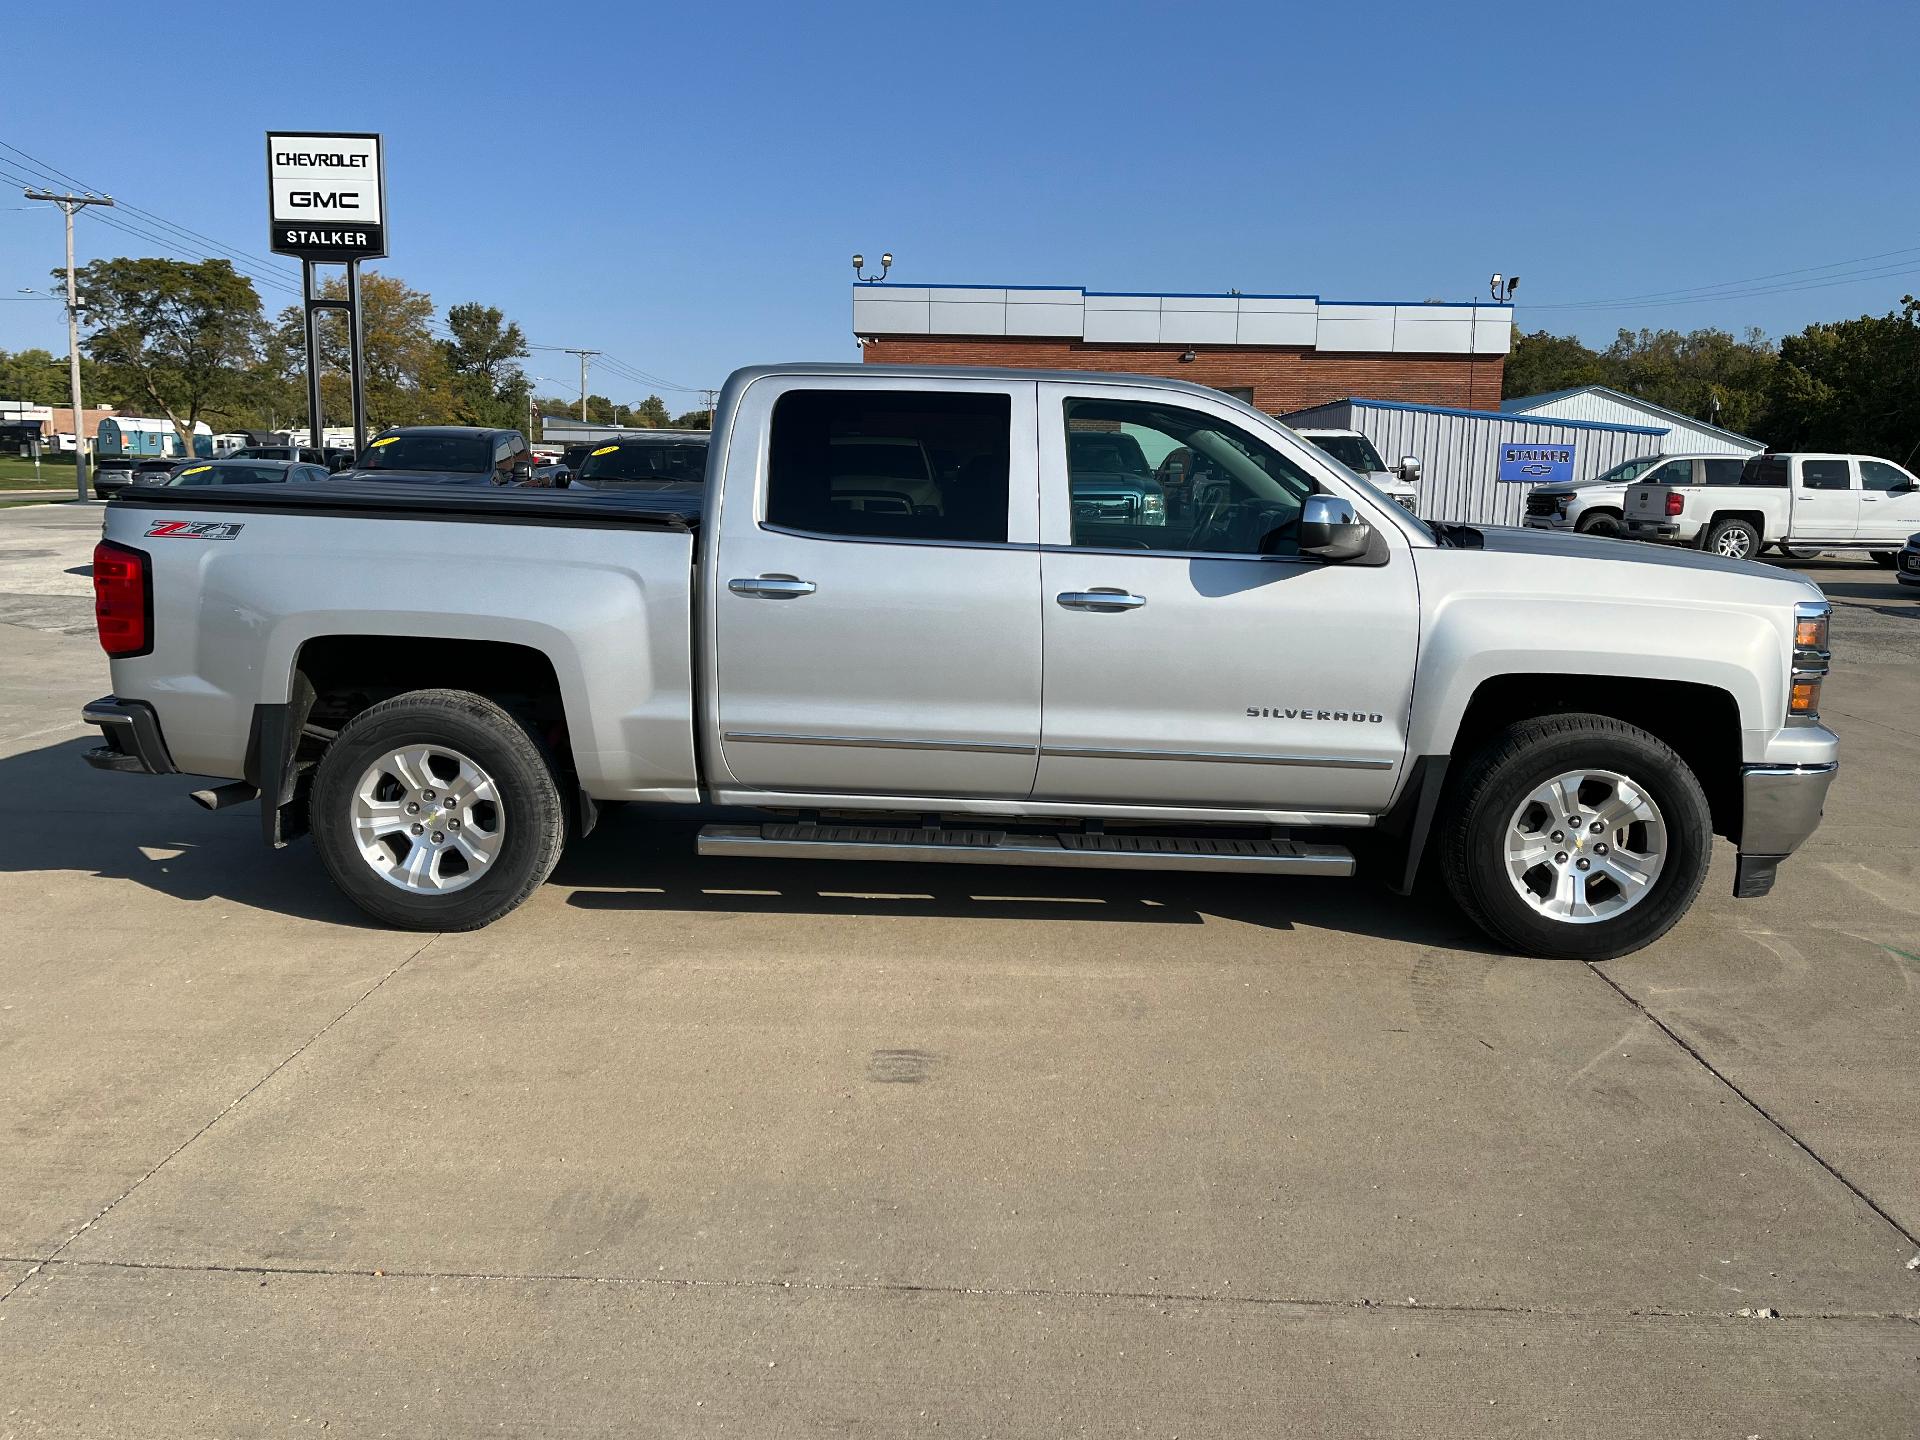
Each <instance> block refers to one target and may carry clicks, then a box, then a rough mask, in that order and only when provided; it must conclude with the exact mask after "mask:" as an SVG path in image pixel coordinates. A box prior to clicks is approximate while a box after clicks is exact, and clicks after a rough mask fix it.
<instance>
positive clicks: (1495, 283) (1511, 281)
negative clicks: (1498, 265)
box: [1487, 270, 1520, 305]
mask: <svg viewBox="0 0 1920 1440" xmlns="http://www.w3.org/2000/svg"><path fill="white" fill-rule="evenodd" d="M1519 288H1520V277H1519V276H1518V275H1509V276H1507V277H1506V278H1505V279H1504V280H1503V279H1502V278H1501V276H1500V272H1499V271H1498V270H1496V271H1494V272H1493V278H1492V279H1491V280H1489V281H1488V282H1487V289H1488V291H1489V292H1491V293H1492V295H1493V298H1494V302H1495V303H1496V304H1499V305H1511V304H1512V303H1513V292H1514V291H1516V290H1518V289H1519Z"/></svg>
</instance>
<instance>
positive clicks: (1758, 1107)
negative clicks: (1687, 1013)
mask: <svg viewBox="0 0 1920 1440" xmlns="http://www.w3.org/2000/svg"><path fill="white" fill-rule="evenodd" d="M1582 963H1583V964H1585V965H1586V967H1587V969H1588V970H1590V971H1591V972H1592V973H1593V974H1594V975H1595V976H1597V977H1598V978H1599V980H1600V982H1601V983H1602V984H1603V985H1605V986H1606V987H1607V988H1608V989H1609V990H1611V991H1613V993H1614V994H1616V995H1618V996H1619V997H1620V998H1621V999H1622V1000H1624V1001H1626V1002H1627V1004H1628V1005H1630V1006H1632V1007H1633V1008H1634V1009H1635V1010H1637V1011H1639V1013H1640V1014H1642V1015H1644V1016H1645V1017H1646V1018H1647V1020H1648V1022H1649V1023H1651V1024H1652V1025H1653V1026H1654V1027H1655V1028H1656V1029H1658V1030H1659V1031H1660V1033H1661V1034H1662V1035H1665V1036H1666V1037H1667V1039H1669V1040H1671V1041H1672V1042H1673V1043H1674V1044H1675V1045H1678V1046H1679V1047H1680V1048H1681V1049H1682V1050H1684V1051H1686V1053H1687V1054H1688V1055H1690V1056H1691V1057H1692V1058H1693V1062H1694V1063H1695V1064H1696V1065H1698V1066H1699V1067H1700V1068H1701V1069H1702V1070H1705V1071H1706V1072H1707V1073H1708V1074H1709V1075H1711V1076H1712V1077H1713V1078H1714V1079H1715V1080H1717V1081H1719V1082H1720V1083H1721V1084H1722V1085H1724V1086H1726V1087H1727V1089H1729V1090H1731V1091H1732V1092H1733V1093H1734V1094H1735V1095H1736V1096H1738V1097H1739V1099H1740V1102H1741V1104H1743V1105H1745V1106H1746V1107H1747V1108H1748V1109H1749V1110H1751V1111H1753V1113H1754V1114H1756V1115H1758V1116H1759V1117H1760V1118H1761V1119H1762V1120H1764V1121H1766V1122H1767V1124H1769V1125H1771V1126H1772V1127H1773V1128H1774V1129H1775V1130H1777V1131H1779V1132H1780V1134H1781V1135H1782V1136H1783V1137H1784V1138H1785V1139H1786V1140H1787V1141H1788V1143H1790V1144H1791V1145H1792V1146H1793V1147H1794V1148H1795V1149H1796V1150H1798V1151H1800V1153H1801V1154H1803V1155H1805V1156H1806V1157H1807V1158H1808V1159H1809V1160H1811V1161H1813V1163H1814V1164H1816V1165H1818V1166H1819V1167H1820V1168H1821V1169H1822V1170H1824V1171H1826V1172H1827V1174H1829V1175H1831V1176H1832V1177H1833V1178H1834V1179H1835V1180H1838V1181H1839V1182H1840V1183H1841V1184H1842V1185H1844V1186H1845V1187H1846V1188H1847V1190H1848V1191H1849V1192H1850V1193H1851V1194H1852V1195H1853V1197H1854V1199H1856V1200H1858V1201H1859V1202H1860V1203H1861V1204H1862V1205H1864V1206H1866V1207H1867V1209H1869V1210H1871V1211H1872V1212H1873V1213H1874V1214H1875V1215H1878V1216H1879V1217H1880V1218H1881V1219H1882V1220H1884V1221H1886V1222H1887V1224H1889V1225H1891V1226H1892V1227H1893V1229H1894V1230H1895V1231H1896V1232H1897V1233H1898V1234H1899V1235H1900V1236H1901V1237H1902V1238H1904V1239H1905V1240H1906V1242H1907V1243H1908V1244H1909V1245H1914V1246H1920V1238H1917V1237H1916V1236H1915V1235H1914V1233H1913V1231H1911V1230H1909V1229H1908V1228H1907V1227H1906V1226H1905V1225H1902V1224H1901V1223H1900V1222H1899V1221H1898V1220H1896V1219H1894V1218H1893V1216H1892V1215H1891V1214H1889V1213H1888V1212H1887V1211H1886V1210H1885V1209H1884V1208H1882V1206H1881V1205H1880V1203H1879V1202H1878V1201H1877V1200H1875V1199H1874V1198H1873V1197H1872V1196H1871V1195H1869V1194H1867V1192H1866V1191H1865V1190H1863V1189H1862V1188H1861V1187H1860V1186H1858V1185H1856V1184H1855V1183H1854V1182H1853V1181H1852V1180H1849V1179H1848V1178H1847V1176H1846V1175H1845V1173H1844V1172H1842V1171H1841V1169H1840V1167H1839V1166H1837V1165H1835V1164H1834V1163H1833V1162H1832V1161H1830V1160H1828V1159H1827V1158H1826V1157H1825V1156H1824V1155H1822V1154H1821V1153H1820V1152H1819V1151H1818V1150H1815V1149H1814V1148H1813V1146H1811V1145H1809V1144H1808V1143H1807V1142H1806V1141H1804V1140H1802V1139H1801V1138H1800V1137H1799V1136H1798V1135H1796V1134H1794V1133H1793V1130H1792V1129H1791V1128H1790V1127H1789V1126H1788V1125H1787V1123H1786V1122H1785V1121H1784V1120H1781V1119H1780V1118H1779V1117H1778V1116H1776V1115H1775V1114H1774V1113H1773V1112H1772V1111H1771V1110H1769V1109H1767V1107H1766V1106H1764V1105H1762V1104H1761V1103H1760V1102H1759V1101H1758V1100H1756V1099H1754V1098H1753V1096H1751V1095H1749V1094H1748V1093H1747V1092H1746V1091H1745V1090H1742V1089H1741V1088H1740V1087H1739V1086H1738V1085H1737V1084H1735V1083H1734V1081H1733V1080H1732V1079H1731V1078H1730V1077H1729V1076H1727V1075H1726V1073H1725V1072H1723V1071H1722V1070H1721V1069H1720V1068H1719V1067H1718V1066H1716V1065H1715V1064H1714V1063H1713V1062H1712V1061H1711V1060H1709V1059H1707V1057H1706V1056H1705V1055H1703V1054H1702V1053H1701V1052H1700V1051H1699V1050H1698V1049H1696V1048H1695V1047H1694V1046H1693V1045H1692V1044H1690V1043H1689V1042H1688V1041H1687V1040H1686V1039H1684V1038H1683V1037H1682V1036H1681V1035H1680V1034H1679V1032H1677V1031H1676V1030H1674V1028H1673V1027H1672V1026H1670V1025H1669V1024H1667V1022H1666V1021H1664V1020H1662V1019H1661V1018H1660V1017H1659V1016H1658V1015H1656V1014H1654V1013H1653V1011H1651V1010H1649V1009H1648V1008H1647V1007H1646V1006H1645V1005H1643V1004H1641V1003H1640V1001H1638V1000H1637V999H1635V998H1634V997H1633V996H1632V995H1631V994H1629V993H1628V992H1627V990H1626V988H1625V987H1624V986H1622V985H1621V984H1619V983H1618V982H1617V981H1616V980H1614V978H1613V977H1612V976H1611V975H1609V974H1607V972H1606V971H1604V970H1602V969H1601V968H1600V965H1599V963H1598V962H1596V961H1592V960H1588V961H1583V962H1582Z"/></svg>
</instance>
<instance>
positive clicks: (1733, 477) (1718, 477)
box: [1700, 458, 1744, 485]
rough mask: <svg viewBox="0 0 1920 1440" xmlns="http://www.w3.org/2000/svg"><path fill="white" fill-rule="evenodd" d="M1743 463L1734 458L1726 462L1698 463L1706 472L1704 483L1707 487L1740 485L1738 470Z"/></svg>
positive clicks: (1704, 461) (1707, 461)
mask: <svg viewBox="0 0 1920 1440" xmlns="http://www.w3.org/2000/svg"><path fill="white" fill-rule="evenodd" d="M1743 463H1744V462H1743V461H1741V460H1739V459H1735V458H1729V459H1726V460H1702V461H1701V462H1700V464H1701V467H1702V468H1703V469H1704V470H1705V471H1706V472H1707V481H1706V483H1707V484H1709V485H1738V484H1739V483H1740V469H1741V466H1742V464H1743Z"/></svg>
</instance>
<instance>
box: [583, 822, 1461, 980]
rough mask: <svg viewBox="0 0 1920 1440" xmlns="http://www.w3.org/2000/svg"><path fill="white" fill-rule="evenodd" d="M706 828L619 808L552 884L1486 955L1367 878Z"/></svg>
mask: <svg viewBox="0 0 1920 1440" xmlns="http://www.w3.org/2000/svg"><path fill="white" fill-rule="evenodd" d="M698 831H699V826H698V825H697V824H695V823H691V822H687V821H677V820H661V819H658V818H655V817H650V816H644V815H638V814H634V813H631V812H624V811H623V812H616V813H614V814H611V815H608V816H606V817H604V818H603V819H602V821H601V824H600V827H599V828H598V829H596V830H595V831H594V833H593V834H592V835H590V836H588V837H587V838H586V839H585V840H583V841H581V842H579V843H577V844H575V845H574V846H572V847H571V848H569V850H568V851H567V853H566V854H565V855H564V856H563V857H562V858H561V861H560V864H559V866H558V868H556V869H555V871H554V873H553V881H552V883H554V884H558V885H563V886H568V887H571V888H572V890H573V893H572V894H571V895H569V896H568V898H567V903H568V904H569V905H572V906H575V907H577V908H580V909H583V910H600V911H629V912H647V911H653V912H657V913H723V912H724V913H733V914H741V913H746V914H762V915H767V914H772V915H806V916H815V915H836V916H837V915H874V916H895V917H933V918H941V919H958V920H1043V921H1057V922H1060V923H1063V924H1073V923H1076V922H1086V921H1098V922H1104V923H1109V924H1111V923H1115V922H1118V923H1122V924H1136V925H1175V926H1179V925H1199V924H1202V923H1204V922H1205V921H1206V920H1207V919H1209V918H1211V919H1215V920H1228V921H1238V922H1240V923H1242V924H1248V925H1257V926H1260V927H1262V928H1264V929H1270V930H1292V929H1296V928H1301V927H1306V928H1311V929H1320V930H1331V931H1340V932H1344V933H1349V934H1356V935H1366V936H1371V937H1374V938H1376V939H1383V940H1397V941H1402V942H1405V943H1409V944H1418V945H1429V946H1444V947H1446V948H1448V949H1457V950H1474V951H1480V950H1483V949H1485V948H1486V947H1485V942H1484V940H1483V939H1482V938H1481V936H1480V934H1479V932H1478V931H1477V930H1475V929H1473V928H1472V927H1471V926H1470V925H1469V924H1468V922H1467V921H1466V920H1465V919H1464V918H1463V917H1462V916H1461V915H1460V914H1459V913H1458V912H1457V911H1454V910H1453V909H1452V908H1451V907H1450V906H1448V905H1447V904H1445V903H1444V902H1443V901H1436V900H1435V899H1434V898H1432V897H1429V896H1424V895H1415V896H1412V897H1407V898H1402V897H1400V896H1397V895H1390V894H1388V893H1386V892H1385V891H1383V890H1382V889H1381V888H1380V887H1379V886H1377V885H1374V884H1372V883H1370V882H1369V881H1367V880H1364V879H1360V878H1354V879H1350V880H1332V881H1330V880H1326V879H1315V878H1311V877H1295V876H1276V875H1230V874H1208V873H1193V872H1182V871H1147V870H1133V871H1125V870H1117V871H1116V870H1105V871H1103V870H1053V869H1042V868H1028V867H1024V866H1014V865H921V864H909V863H897V862H893V861H884V862H879V861H876V862H866V863H861V862H855V861H825V860H818V861H816V860H758V859H745V858H734V857H728V858H711V859H710V858H703V857H701V856H699V855H696V854H695V853H694V837H695V835H696V834H697V833H698ZM1489 953H1491V952H1489Z"/></svg>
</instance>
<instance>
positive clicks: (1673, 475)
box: [1647, 460, 1693, 485]
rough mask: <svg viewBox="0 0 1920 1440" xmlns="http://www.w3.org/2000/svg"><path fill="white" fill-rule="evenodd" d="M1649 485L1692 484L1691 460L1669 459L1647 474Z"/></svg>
mask: <svg viewBox="0 0 1920 1440" xmlns="http://www.w3.org/2000/svg"><path fill="white" fill-rule="evenodd" d="M1647 484H1649V485H1691V484H1693V462H1692V461H1691V460H1669V461H1668V462H1667V463H1666V464H1664V465H1662V466H1661V467H1660V468H1659V469H1658V470H1656V471H1654V472H1653V473H1652V474H1651V475H1649V476H1647Z"/></svg>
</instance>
